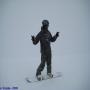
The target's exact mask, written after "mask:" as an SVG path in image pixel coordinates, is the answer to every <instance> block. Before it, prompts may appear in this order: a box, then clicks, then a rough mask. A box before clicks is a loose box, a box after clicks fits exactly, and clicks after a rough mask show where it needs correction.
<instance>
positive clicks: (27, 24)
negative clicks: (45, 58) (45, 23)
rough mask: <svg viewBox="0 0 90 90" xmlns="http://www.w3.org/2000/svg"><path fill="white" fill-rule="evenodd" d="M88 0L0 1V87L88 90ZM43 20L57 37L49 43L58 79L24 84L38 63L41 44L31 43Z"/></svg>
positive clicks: (89, 52) (89, 50) (32, 89)
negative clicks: (46, 20) (58, 34)
mask: <svg viewBox="0 0 90 90" xmlns="http://www.w3.org/2000/svg"><path fill="white" fill-rule="evenodd" d="M89 5H90V2H89V0H0V87H6V86H9V87H13V86H18V87H19V90H28V89H31V90H41V89H43V90H49V89H52V90H55V89H57V90H60V89H61V90H89V59H90V58H89V55H90V48H89V44H90V42H89V38H90V36H89V33H90V31H89V20H90V18H89V14H90V13H89V12H90V11H89V9H90V8H89ZM43 19H48V20H49V22H50V27H49V30H50V32H51V33H52V35H54V34H55V33H56V32H57V31H59V32H61V33H60V37H59V38H58V39H57V41H56V42H55V43H52V45H51V46H52V53H53V54H52V69H53V72H58V71H59V72H62V74H63V76H62V77H61V78H60V79H53V80H49V81H45V82H39V83H35V84H27V83H26V81H25V77H27V76H33V75H35V72H36V68H37V67H38V65H39V63H40V44H38V45H36V46H34V45H33V44H32V41H31V35H37V33H38V32H39V31H40V29H41V22H42V20H43Z"/></svg>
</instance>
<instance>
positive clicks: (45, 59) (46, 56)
mask: <svg viewBox="0 0 90 90" xmlns="http://www.w3.org/2000/svg"><path fill="white" fill-rule="evenodd" d="M45 64H46V65H47V74H48V73H51V51H48V52H46V53H41V63H40V65H39V66H38V68H37V71H36V76H38V75H41V71H43V69H44V67H45Z"/></svg>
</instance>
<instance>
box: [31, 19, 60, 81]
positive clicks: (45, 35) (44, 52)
mask: <svg viewBox="0 0 90 90" xmlns="http://www.w3.org/2000/svg"><path fill="white" fill-rule="evenodd" d="M48 27H49V21H48V20H43V21H42V26H41V31H40V32H39V33H38V34H37V36H36V37H35V36H31V38H32V42H33V44H34V45H36V44H37V43H38V42H39V41H40V46H41V63H40V65H39V67H38V68H37V71H36V77H37V79H38V80H42V76H41V71H43V69H44V67H45V63H46V64H47V75H48V76H49V77H53V74H52V71H51V63H52V62H51V46H50V42H54V41H56V39H57V37H59V32H57V33H56V34H55V35H54V36H52V35H51V33H50V32H49V30H48Z"/></svg>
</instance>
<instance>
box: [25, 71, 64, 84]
mask: <svg viewBox="0 0 90 90" xmlns="http://www.w3.org/2000/svg"><path fill="white" fill-rule="evenodd" d="M61 76H62V73H61V72H56V73H54V74H53V77H48V76H47V75H42V80H40V81H39V80H37V78H36V77H32V78H30V77H26V78H25V80H26V81H27V82H28V83H34V82H41V81H44V80H50V79H54V78H59V77H61Z"/></svg>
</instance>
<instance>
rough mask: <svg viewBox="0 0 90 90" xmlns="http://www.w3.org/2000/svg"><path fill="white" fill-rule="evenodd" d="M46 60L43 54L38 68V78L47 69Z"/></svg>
mask: <svg viewBox="0 0 90 90" xmlns="http://www.w3.org/2000/svg"><path fill="white" fill-rule="evenodd" d="M45 58H46V56H45V55H44V54H41V63H40V65H39V67H38V68H37V71H36V76H38V75H41V71H43V69H44V67H45Z"/></svg>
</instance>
